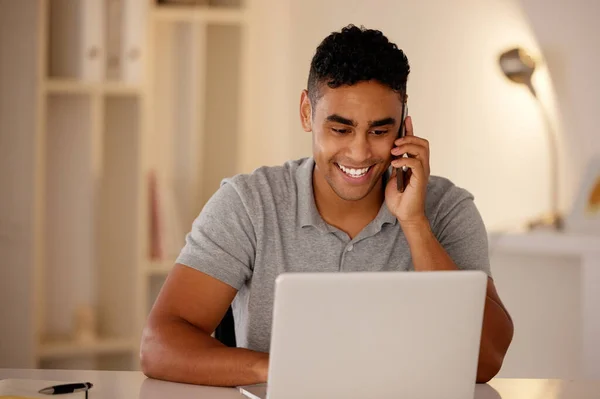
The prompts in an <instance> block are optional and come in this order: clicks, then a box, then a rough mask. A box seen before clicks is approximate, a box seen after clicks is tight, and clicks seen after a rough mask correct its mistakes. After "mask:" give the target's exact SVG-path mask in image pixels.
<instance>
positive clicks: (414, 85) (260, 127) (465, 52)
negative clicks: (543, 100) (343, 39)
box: [244, 0, 560, 229]
mask: <svg viewBox="0 0 600 399" xmlns="http://www.w3.org/2000/svg"><path fill="white" fill-rule="evenodd" d="M257 1H258V3H261V2H264V1H266V0H257ZM271 3H272V4H274V3H276V4H277V6H276V9H274V10H271V9H268V8H266V9H263V13H262V14H260V15H261V16H259V17H257V18H259V20H261V21H263V23H264V25H263V30H264V31H263V33H265V35H262V36H261V37H260V38H259V39H258V41H256V42H255V49H259V50H262V53H261V54H260V56H258V55H257V53H256V52H255V53H254V56H255V58H254V59H253V63H258V64H259V65H260V68H259V73H260V75H259V76H257V79H256V81H255V83H254V87H253V89H252V92H253V98H254V99H255V100H256V101H254V102H253V103H252V107H251V108H252V111H250V113H251V114H252V115H254V116H255V118H256V119H255V120H254V122H253V123H251V124H250V125H251V126H252V129H251V131H252V134H253V139H252V144H251V148H254V147H252V146H256V148H258V147H259V146H260V145H261V144H264V143H265V142H266V141H267V140H270V139H271V138H273V137H275V138H276V139H277V141H276V142H275V143H274V144H269V145H268V146H267V147H265V148H264V149H261V150H260V151H258V150H256V151H251V152H254V154H255V156H252V155H250V156H249V157H247V158H246V160H245V163H244V167H245V169H246V170H250V169H251V168H253V167H256V166H259V165H261V164H265V163H266V164H274V163H279V162H283V161H285V160H286V159H289V158H296V157H300V156H306V155H309V154H310V153H311V137H310V134H306V133H304V132H302V130H301V129H300V124H299V120H298V111H297V107H298V102H299V95H300V91H301V90H302V89H303V88H304V87H305V85H306V78H307V75H308V69H309V64H310V59H311V57H312V55H313V54H314V51H315V48H316V46H317V45H318V44H319V42H320V41H321V40H322V39H323V38H324V37H325V36H326V35H327V34H329V33H330V32H332V31H334V30H339V29H340V28H341V27H342V26H344V25H346V24H348V23H354V24H357V25H361V24H362V25H365V26H367V27H371V28H377V29H381V30H382V31H383V32H384V33H385V34H386V35H387V36H388V37H389V38H390V39H391V40H392V41H394V42H396V43H397V44H398V45H399V46H400V47H401V48H402V49H404V50H405V51H406V53H407V55H408V57H409V61H410V63H411V67H412V73H411V75H410V78H409V86H408V87H409V89H408V90H409V97H410V99H409V107H410V113H411V114H412V116H413V118H414V121H415V129H416V132H417V134H418V135H421V136H423V137H426V138H427V139H429V140H430V141H431V145H432V159H431V164H432V173H434V174H440V175H444V176H447V177H449V178H450V179H452V180H453V181H455V182H456V183H457V184H459V185H461V186H463V187H465V188H467V189H469V190H470V191H471V192H473V193H474V194H475V196H476V201H477V205H478V206H479V209H480V210H481V212H482V215H483V217H484V220H485V221H486V223H487V225H488V227H489V228H490V229H498V228H501V227H503V226H505V225H513V224H520V223H523V222H524V221H526V220H527V219H528V218H530V217H534V216H536V215H539V214H540V213H541V212H543V211H545V209H546V207H547V206H548V204H549V200H548V192H549V176H548V171H547V169H548V167H547V165H548V156H547V138H546V131H545V129H544V125H543V121H542V118H541V116H540V114H539V109H538V108H537V106H536V103H535V102H534V100H533V99H532V97H531V96H530V94H529V93H528V92H527V91H526V90H525V89H524V88H523V87H520V86H518V85H515V84H512V83H511V82H508V81H507V80H506V79H505V78H504V77H503V76H502V75H501V72H500V71H499V68H498V66H497V56H498V54H499V53H500V52H501V51H502V50H504V49H506V48H507V47H510V46H513V45H522V46H525V47H527V48H529V49H532V50H533V52H534V54H537V52H536V50H537V45H536V42H535V39H534V37H533V35H532V33H531V31H530V28H529V25H528V22H527V21H526V19H525V17H524V15H523V13H522V9H521V7H520V6H519V4H518V3H517V1H516V0H488V1H483V2H482V1H478V0H460V1H452V2H449V1H442V0H424V1H408V0H405V1H398V0H375V1H364V0H330V1H322V0H303V1H293V0H281V1H278V2H271ZM286 4H287V6H286ZM261 18H262V19H261ZM269 26H270V27H272V29H271V32H272V35H267V34H266V33H267V32H268V30H269ZM275 26H276V28H277V29H275ZM286 45H287V48H286ZM286 56H289V59H288V60H285V57H286ZM286 68H287V70H286ZM287 71H289V72H287ZM537 78H538V79H537V80H539V81H541V83H542V84H543V87H542V88H541V91H542V93H543V94H544V95H545V97H548V100H547V102H549V103H550V105H552V97H551V96H552V92H551V90H548V88H549V87H551V86H549V85H548V84H546V83H547V82H546V81H547V80H548V79H545V78H547V75H546V76H544V71H541V73H540V74H539V76H538V77H537ZM266 82H268V84H267V83H266ZM559 122H560V120H558V121H557V122H556V123H559ZM256 132H258V135H257V136H255V135H254V134H255V133H256ZM282 137H283V138H284V139H282Z"/></svg>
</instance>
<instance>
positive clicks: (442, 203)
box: [426, 175, 474, 213]
mask: <svg viewBox="0 0 600 399" xmlns="http://www.w3.org/2000/svg"><path fill="white" fill-rule="evenodd" d="M465 200H468V201H473V200H474V196H473V194H472V193H471V192H470V191H468V190H466V189H465V188H462V187H459V186H458V185H456V184H455V183H454V182H453V181H452V180H450V179H448V178H446V177H442V176H434V175H432V176H430V177H429V183H428V184H427V204H426V207H427V209H428V211H429V212H431V213H439V212H444V211H449V210H450V209H452V208H453V207H454V206H456V205H457V204H459V203H461V202H463V201H465Z"/></svg>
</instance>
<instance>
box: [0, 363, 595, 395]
mask: <svg viewBox="0 0 600 399" xmlns="http://www.w3.org/2000/svg"><path fill="white" fill-rule="evenodd" d="M7 378H27V379H37V380H52V381H68V382H78V381H82V382H83V381H89V382H91V383H93V384H94V387H93V388H92V389H91V390H90V394H89V398H90V399H134V398H135V399H164V398H177V399H187V398H190V399H192V398H193V399H203V398H207V399H208V398H210V399H241V398H244V396H243V395H241V394H240V393H239V392H238V391H237V390H236V389H233V388H213V387H202V386H193V385H185V384H175V383H170V382H164V381H157V380H152V379H147V378H146V377H145V376H144V375H143V374H142V373H140V372H133V371H65V370H13V369H0V380H2V379H7ZM77 395H78V396H76V397H83V396H82V395H81V394H77ZM67 397H75V395H67V396H64V398H65V399H66V398H67ZM49 398H61V397H59V396H49ZM598 398H600V380H598V381H568V380H519V379H496V380H492V381H491V382H490V383H489V384H478V385H477V387H476V389H475V399H598Z"/></svg>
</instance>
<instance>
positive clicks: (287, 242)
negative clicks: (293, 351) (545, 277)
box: [141, 26, 513, 386]
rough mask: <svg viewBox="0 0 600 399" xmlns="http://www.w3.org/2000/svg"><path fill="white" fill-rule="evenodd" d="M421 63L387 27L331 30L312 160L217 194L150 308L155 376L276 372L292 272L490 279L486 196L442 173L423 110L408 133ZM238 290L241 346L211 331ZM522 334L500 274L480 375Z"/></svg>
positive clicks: (312, 114) (146, 339)
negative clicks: (398, 173) (434, 166)
mask: <svg viewBox="0 0 600 399" xmlns="http://www.w3.org/2000/svg"><path fill="white" fill-rule="evenodd" d="M408 74H409V65H408V61H407V59H406V56H405V55H404V53H403V52H402V51H401V50H399V49H398V48H397V47H396V45H395V44H393V43H390V42H389V41H388V39H387V38H386V37H385V36H383V35H382V33H381V32H379V31H375V30H366V29H360V28H357V27H355V26H348V27H346V28H344V29H342V31H341V32H337V33H333V34H331V35H330V36H328V37H327V38H325V39H324V41H323V42H322V43H321V44H320V46H319V47H318V48H317V51H316V54H315V56H314V58H313V60H312V62H311V68H310V73H309V78H308V87H307V90H304V91H303V92H302V95H301V101H300V119H301V123H302V126H303V128H304V130H305V131H307V132H312V139H313V157H310V158H306V159H301V160H297V161H290V162H287V163H286V164H285V165H282V166H277V167H263V168H259V169H257V170H256V171H254V172H253V173H251V174H248V175H237V176H234V177H233V178H231V179H227V180H225V181H224V183H223V184H222V185H221V187H220V189H219V190H218V191H217V192H216V193H215V194H214V195H213V197H212V198H211V199H210V200H209V201H208V203H207V204H206V206H205V207H204V209H203V210H202V212H201V213H200V215H199V216H198V218H197V219H196V221H195V222H194V224H193V227H192V231H191V233H190V234H189V235H188V236H187V239H186V245H185V247H184V248H183V250H182V252H181V254H180V256H179V258H178V259H177V264H176V265H175V267H174V268H173V270H172V272H171V273H170V275H169V277H168V278H167V280H166V282H165V284H164V286H163V288H162V290H161V293H160V295H159V296H158V298H157V300H156V303H155V305H154V307H153V309H152V311H151V313H150V316H149V318H148V324H147V327H146V329H145V332H144V336H143V340H142V346H141V362H142V368H143V371H144V373H145V374H146V375H147V376H149V377H153V378H158V379H165V380H171V381H178V382H186V383H193V384H203V385H218V386H234V385H245V384H253V383H260V382H266V380H267V375H268V362H269V355H268V350H269V344H270V332H271V312H272V306H273V293H274V292H273V289H274V281H275V279H276V277H277V275H278V274H280V273H282V272H288V271H356V270H370V271H379V270H397V271H407V270H414V271H417V272H419V271H428V270H458V269H478V270H483V271H485V272H486V273H488V275H490V276H491V274H490V269H489V259H488V246H487V234H486V230H485V227H484V225H483V222H482V220H481V217H480V215H479V213H478V211H477V209H476V207H475V205H474V203H473V197H472V196H471V195H470V194H469V193H468V192H467V191H465V190H463V189H461V188H458V187H456V186H454V185H453V184H452V183H451V182H450V181H448V180H447V179H444V178H441V177H436V176H431V177H430V172H429V143H428V142H427V140H425V139H422V138H419V137H417V136H416V135H415V134H414V130H413V123H412V119H411V118H410V117H407V118H406V132H407V136H406V137H405V138H401V139H397V132H398V130H399V126H400V120H401V117H402V105H403V101H404V100H405V99H406V98H407V96H406V81H407V77H408ZM405 153H408V154H410V155H411V157H402V156H401V155H402V154H405ZM390 165H391V166H392V167H390ZM402 166H407V167H408V168H410V171H411V177H410V181H409V183H408V185H407V187H406V189H405V191H404V192H403V193H401V192H399V191H398V189H397V187H396V178H395V172H392V174H391V175H390V170H395V168H400V167H402ZM232 301H233V309H234V315H235V322H236V336H237V340H238V342H237V343H238V346H239V347H238V348H229V347H226V346H225V345H223V344H221V343H220V342H219V341H217V340H216V339H214V338H212V337H211V333H212V332H213V331H214V330H215V328H216V327H217V325H218V324H219V322H220V321H221V319H222V318H223V315H224V314H225V312H226V311H227V309H228V307H229V306H230V304H231V303H232ZM399 317H401V316H399ZM512 335H513V325H512V320H511V318H510V316H509V314H508V312H507V311H506V309H505V308H504V306H503V305H502V302H501V301H500V298H499V297H498V294H497V293H496V289H495V287H494V283H493V280H492V279H491V277H490V278H489V281H488V287H487V298H486V304H485V313H484V322H483V331H482V338H481V343H480V357H479V367H478V371H477V381H478V382H486V381H488V380H489V379H491V378H492V377H493V376H494V375H496V373H497V372H498V371H499V369H500V367H501V365H502V361H503V358H504V355H505V354H506V351H507V349H508V347H509V344H510V342H511V340H512ZM315 361H318V359H315Z"/></svg>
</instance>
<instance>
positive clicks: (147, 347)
mask: <svg viewBox="0 0 600 399" xmlns="http://www.w3.org/2000/svg"><path fill="white" fill-rule="evenodd" d="M154 341H155V339H154V337H153V333H152V331H151V329H150V328H149V327H146V328H145V329H144V332H143V334H142V340H141V343H140V368H141V371H142V373H144V375H145V376H146V377H148V378H160V370H159V367H160V361H159V359H158V354H157V353H156V350H155V348H156V345H155V342H154Z"/></svg>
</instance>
